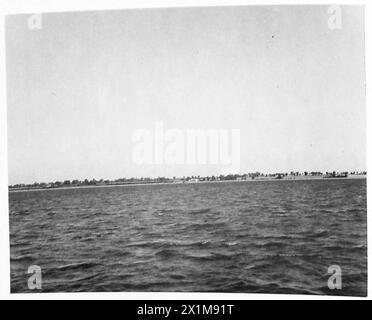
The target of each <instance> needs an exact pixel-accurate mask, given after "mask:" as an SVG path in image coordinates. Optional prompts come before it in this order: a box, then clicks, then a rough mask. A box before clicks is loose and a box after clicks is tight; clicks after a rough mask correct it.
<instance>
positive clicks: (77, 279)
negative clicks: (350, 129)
mask: <svg viewBox="0 0 372 320" xmlns="http://www.w3.org/2000/svg"><path fill="white" fill-rule="evenodd" d="M9 198H10V252H11V290H12V292H28V291H30V290H29V289H28V287H27V279H28V277H29V275H28V274H27V269H28V267H29V266H30V265H38V266H40V267H41V269H42V291H44V292H55V291H198V292H201V291H212V292H267V293H297V294H300V293H305V294H340V295H366V292H367V233H366V231H367V223H366V220H367V212H366V180H365V179H355V180H353V179H345V180H342V179H340V180H312V181H256V182H231V183H230V182H227V183H209V184H207V183H205V184H203V183H196V184H187V185H152V186H123V187H95V188H86V189H82V188H80V189H64V190H62V189H59V190H50V191H47V190H45V191H32V192H13V193H10V194H9ZM330 265H339V266H340V267H341V270H342V290H333V291H332V290H330V289H328V286H327V281H328V278H329V276H330V274H328V267H329V266H330Z"/></svg>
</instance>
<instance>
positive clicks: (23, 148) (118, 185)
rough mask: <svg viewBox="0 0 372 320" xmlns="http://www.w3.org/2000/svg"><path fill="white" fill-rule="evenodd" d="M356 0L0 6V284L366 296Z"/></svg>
mask: <svg viewBox="0 0 372 320" xmlns="http://www.w3.org/2000/svg"><path fill="white" fill-rule="evenodd" d="M364 9H365V8H364V6H363V5H235V6H229V5H225V6H205V7H203V6H194V7H187V6H184V7H168V8H165V7H164V8H150V7H149V8H126V9H120V10H119V9H110V10H82V11H69V12H67V11H66V12H62V11H61V12H45V13H33V12H30V13H23V14H9V15H6V16H5V54H6V57H5V58H6V112H7V120H6V123H7V163H8V183H7V188H8V190H7V192H8V205H9V212H7V214H8V216H9V255H10V257H9V260H10V261H9V263H10V264H9V266H10V270H9V273H10V292H11V294H20V293H43V294H44V293H71V292H74V293H77V292H80V293H84V292H97V293H100V292H159V293H161V292H171V293H176V292H177V293H179V292H181V293H192V292H196V293H200V292H202V293H239V294H242V293H244V294H245V293H249V294H257V293H260V294H289V295H321V296H324V295H325V296H353V297H366V296H367V142H366V141H367V132H366V131H367V117H366V69H365V58H366V56H365V19H364Z"/></svg>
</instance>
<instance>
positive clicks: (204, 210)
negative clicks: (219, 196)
mask: <svg viewBox="0 0 372 320" xmlns="http://www.w3.org/2000/svg"><path fill="white" fill-rule="evenodd" d="M211 210H212V209H211V208H200V209H193V210H189V211H187V213H190V214H202V213H208V212H211Z"/></svg>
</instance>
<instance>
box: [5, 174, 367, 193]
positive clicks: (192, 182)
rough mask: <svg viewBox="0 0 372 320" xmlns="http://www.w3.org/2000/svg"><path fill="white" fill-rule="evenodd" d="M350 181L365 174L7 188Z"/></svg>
mask: <svg viewBox="0 0 372 320" xmlns="http://www.w3.org/2000/svg"><path fill="white" fill-rule="evenodd" d="M350 179H367V174H356V175H348V176H347V177H329V176H326V175H322V176H284V177H282V178H276V177H270V176H259V177H255V178H253V179H252V178H248V179H241V180H209V181H207V180H205V181H203V180H200V181H179V180H174V181H154V182H148V181H146V182H126V183H109V184H95V185H70V186H66V185H63V186H57V187H42V188H40V187H24V188H9V190H8V192H9V193H10V192H24V191H45V190H49V191H51V190H61V189H87V188H102V187H104V188H108V187H130V186H151V185H172V184H173V185H174V184H177V185H180V184H186V185H189V184H200V183H226V182H236V183H248V182H263V181H306V180H324V181H327V180H350Z"/></svg>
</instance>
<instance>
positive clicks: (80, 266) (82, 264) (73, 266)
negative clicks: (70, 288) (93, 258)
mask: <svg viewBox="0 0 372 320" xmlns="http://www.w3.org/2000/svg"><path fill="white" fill-rule="evenodd" d="M97 265H98V264H97V263H94V262H77V263H70V264H66V265H63V266H59V267H58V268H57V269H58V270H69V269H72V270H73V269H88V268H92V267H95V266H97Z"/></svg>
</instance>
